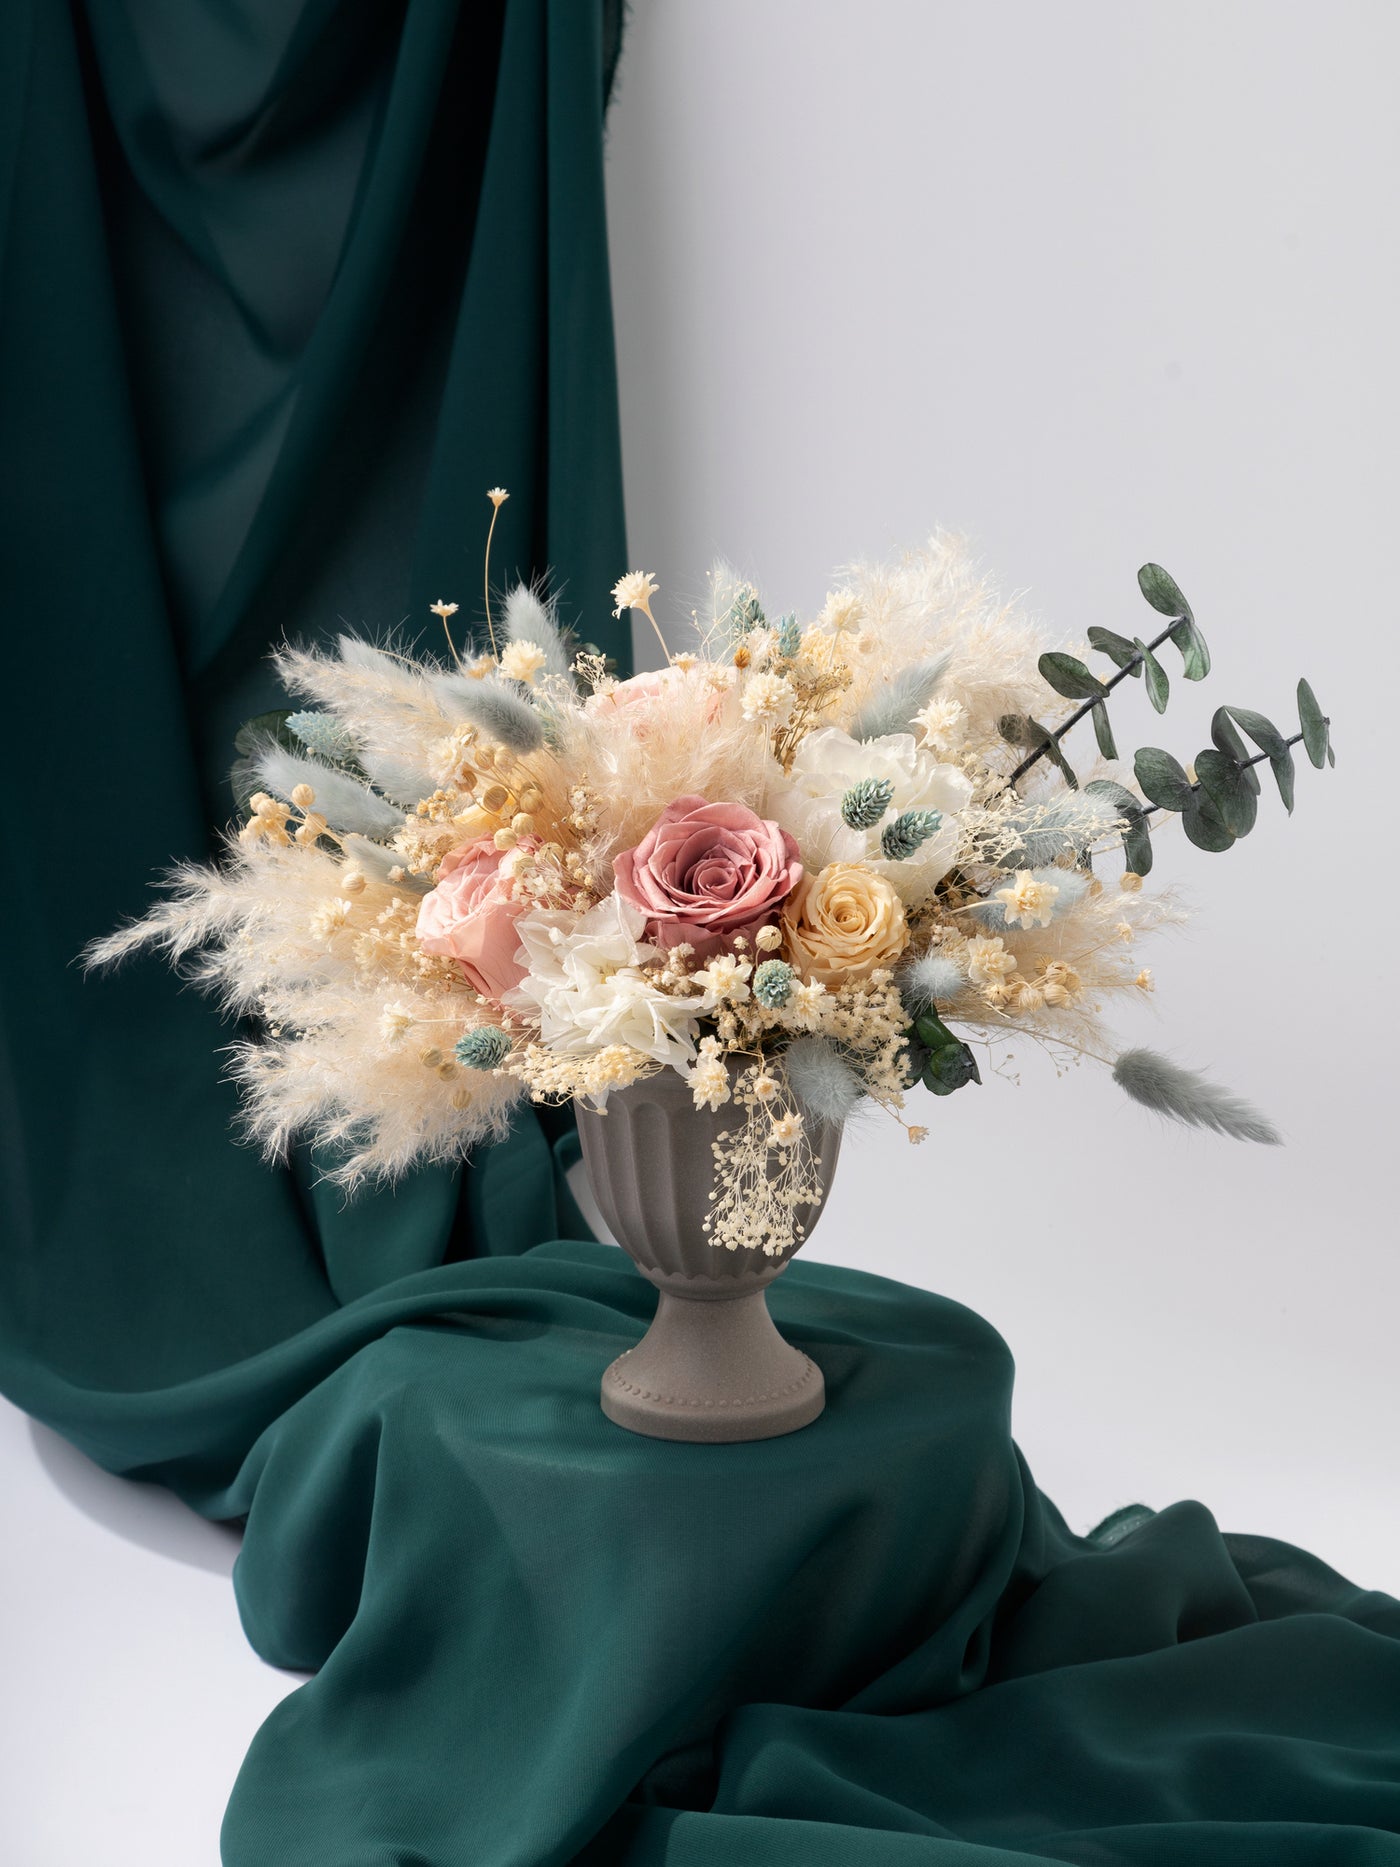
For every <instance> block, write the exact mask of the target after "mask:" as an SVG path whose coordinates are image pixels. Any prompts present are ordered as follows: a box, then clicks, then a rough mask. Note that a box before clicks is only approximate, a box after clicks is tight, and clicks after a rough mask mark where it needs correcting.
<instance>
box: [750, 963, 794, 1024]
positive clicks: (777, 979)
mask: <svg viewBox="0 0 1400 1867" xmlns="http://www.w3.org/2000/svg"><path fill="white" fill-rule="evenodd" d="M796 978H797V974H796V973H795V972H794V971H793V970H792V967H791V966H789V965H788V963H787V961H786V960H783V959H765V960H764V961H763V963H762V964H761V965H760V966H759V968H758V970H757V971H756V972H755V973H754V976H753V995H754V997H755V998H756V999H757V1000H758V1002H759V1004H760V1005H763V1006H766V1007H767V1009H768V1010H769V1011H781V1010H782V1008H783V1006H784V1005H785V1004H786V1003H787V1002H788V1000H789V999H790V998H791V997H792V988H793V983H794V981H795V980H796Z"/></svg>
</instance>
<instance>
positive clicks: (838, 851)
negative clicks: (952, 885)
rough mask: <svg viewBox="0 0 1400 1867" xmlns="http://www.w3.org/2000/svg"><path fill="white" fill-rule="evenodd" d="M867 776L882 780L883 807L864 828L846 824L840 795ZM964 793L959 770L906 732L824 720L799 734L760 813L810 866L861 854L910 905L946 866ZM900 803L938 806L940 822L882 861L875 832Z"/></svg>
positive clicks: (966, 786)
mask: <svg viewBox="0 0 1400 1867" xmlns="http://www.w3.org/2000/svg"><path fill="white" fill-rule="evenodd" d="M867 778H874V779H884V780H885V781H886V782H888V784H889V785H890V787H891V796H890V803H889V807H888V809H887V810H886V812H885V814H884V816H883V817H882V818H881V819H880V821H879V822H878V823H876V824H873V825H871V827H870V828H869V829H865V830H853V829H851V827H850V826H849V825H848V824H847V823H846V822H845V821H844V820H843V818H842V816H841V800H842V798H843V797H844V796H845V795H846V793H847V792H848V791H849V790H852V789H853V788H854V787H855V786H856V785H858V784H860V783H862V782H863V781H864V780H865V779H867ZM971 798H972V786H971V784H970V782H969V781H968V779H967V778H966V777H964V775H963V773H962V772H960V771H958V770H957V769H956V768H955V767H954V766H952V765H943V764H940V763H939V762H938V760H937V759H935V758H934V757H932V755H931V754H930V753H928V752H924V751H921V750H920V749H919V747H918V746H917V745H916V744H915V741H914V735H913V734H912V733H887V734H886V735H885V736H884V737H883V738H880V739H867V740H860V739H853V738H852V737H851V735H850V734H849V733H845V732H842V731H841V729H840V727H837V726H825V727H822V728H821V729H820V730H819V731H817V732H813V733H808V734H807V736H806V737H805V738H804V739H803V740H802V742H801V744H800V745H799V746H798V748H797V756H796V758H795V759H794V760H793V765H792V771H791V773H790V774H789V776H788V777H787V778H786V780H784V781H782V782H780V783H777V784H774V785H773V786H771V787H770V789H769V793H768V799H767V802H766V804H765V806H764V815H765V816H768V817H773V818H775V819H776V820H777V822H779V823H780V824H781V825H782V826H783V828H784V829H785V830H787V831H789V832H790V833H791V834H792V835H793V836H795V837H796V839H797V842H798V846H799V848H800V849H801V851H802V860H803V863H804V864H805V866H806V867H807V868H808V869H809V870H811V871H813V872H814V873H815V872H816V871H817V870H818V869H823V868H825V867H826V865H827V864H828V863H829V862H863V863H865V864H867V866H868V867H870V868H872V869H874V870H875V871H876V872H877V873H878V874H880V875H883V876H884V877H885V878H886V879H887V880H888V881H889V882H890V884H891V885H892V887H893V888H894V889H895V891H896V893H897V894H898V895H899V896H900V899H901V900H902V901H903V902H904V904H905V906H906V907H910V906H915V905H917V904H918V903H919V902H920V901H923V900H925V899H926V898H927V896H928V895H929V894H930V893H931V892H932V890H933V888H934V886H935V884H936V883H937V882H939V881H940V880H941V879H942V878H943V876H945V875H946V874H947V873H948V870H949V869H950V868H951V867H952V864H953V858H954V856H955V855H956V853H957V848H958V838H959V824H958V818H959V816H960V814H961V813H962V812H963V811H964V810H966V808H967V806H968V804H969V802H970V801H971ZM906 810H937V811H941V812H942V814H943V822H942V823H941V825H940V826H939V828H938V829H937V830H936V831H935V832H934V834H933V835H932V836H931V837H929V839H928V841H927V842H925V843H923V844H922V845H921V846H920V847H919V848H918V849H917V850H916V851H915V852H914V854H913V855H912V856H910V857H908V858H906V860H905V861H903V862H887V861H886V860H885V859H884V857H883V856H882V855H881V853H880V833H881V831H882V830H883V829H884V828H885V826H886V825H888V824H890V823H893V821H894V819H895V818H896V817H897V816H898V815H899V814H900V813H901V812H902V811H906Z"/></svg>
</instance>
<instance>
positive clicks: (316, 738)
mask: <svg viewBox="0 0 1400 1867" xmlns="http://www.w3.org/2000/svg"><path fill="white" fill-rule="evenodd" d="M287 731H288V732H291V733H295V734H296V736H297V738H298V739H300V741H301V743H302V744H303V745H304V746H305V747H306V749H307V751H308V752H314V753H315V754H316V756H317V757H318V758H323V759H328V760H329V761H330V762H331V764H337V763H339V762H340V760H342V759H347V758H349V757H350V755H351V753H352V752H353V751H354V749H355V748H354V745H353V743H352V741H351V738H350V735H349V733H348V732H346V730H345V728H344V727H343V726H342V725H341V723H340V721H339V720H338V719H337V718H336V717H335V715H334V713H321V712H310V713H289V714H288V716H287Z"/></svg>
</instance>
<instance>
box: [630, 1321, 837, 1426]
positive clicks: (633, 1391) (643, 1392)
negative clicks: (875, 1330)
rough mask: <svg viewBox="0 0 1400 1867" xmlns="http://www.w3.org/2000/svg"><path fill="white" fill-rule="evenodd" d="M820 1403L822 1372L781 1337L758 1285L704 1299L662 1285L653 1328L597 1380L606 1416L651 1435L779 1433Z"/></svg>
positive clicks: (807, 1417) (813, 1413) (807, 1420)
mask: <svg viewBox="0 0 1400 1867" xmlns="http://www.w3.org/2000/svg"><path fill="white" fill-rule="evenodd" d="M825 1404H826V1386H825V1383H824V1382H823V1380H822V1372H821V1369H820V1368H819V1367H818V1366H817V1364H816V1363H815V1362H814V1361H813V1360H812V1359H811V1358H810V1357H809V1356H807V1355H804V1354H803V1353H802V1351H801V1350H800V1349H796V1348H793V1347H792V1345H791V1343H788V1342H785V1341H784V1340H783V1338H782V1337H781V1336H780V1335H779V1334H778V1331H777V1329H776V1328H775V1327H774V1325H773V1318H772V1317H771V1316H770V1315H769V1314H768V1305H767V1302H766V1301H765V1300H764V1293H763V1291H762V1290H754V1291H752V1292H750V1293H749V1294H748V1295H745V1296H736V1297H721V1298H718V1299H710V1300H708V1301H706V1300H704V1299H697V1298H694V1297H680V1296H673V1295H671V1294H670V1293H669V1292H667V1291H665V1290H662V1291H661V1292H660V1294H659V1298H658V1301H657V1305H656V1317H655V1320H654V1321H653V1323H652V1325H651V1327H650V1329H648V1330H647V1332H646V1334H645V1335H644V1336H643V1337H642V1339H641V1341H640V1342H639V1343H638V1344H637V1346H636V1347H635V1348H631V1349H628V1351H627V1353H626V1354H625V1355H619V1356H618V1358H617V1360H616V1361H615V1362H613V1364H612V1366H611V1367H610V1368H609V1369H608V1370H607V1372H606V1373H605V1374H604V1376H603V1411H604V1413H606V1414H607V1416H608V1418H609V1419H610V1420H612V1421H613V1422H614V1424H616V1425H618V1426H624V1427H626V1429H627V1430H628V1432H630V1433H643V1434H645V1435H646V1436H647V1437H648V1438H650V1439H691V1440H700V1441H706V1442H708V1443H710V1444H712V1445H715V1444H731V1443H733V1442H735V1441H738V1440H744V1439H776V1438H778V1437H779V1436H780V1435H781V1434H783V1433H795V1432H796V1431H797V1430H798V1428H799V1427H802V1426H809V1425H810V1424H811V1422H812V1421H813V1420H815V1419H816V1417H817V1415H818V1414H819V1413H820V1412H821V1410H822V1408H823V1407H824V1406H825Z"/></svg>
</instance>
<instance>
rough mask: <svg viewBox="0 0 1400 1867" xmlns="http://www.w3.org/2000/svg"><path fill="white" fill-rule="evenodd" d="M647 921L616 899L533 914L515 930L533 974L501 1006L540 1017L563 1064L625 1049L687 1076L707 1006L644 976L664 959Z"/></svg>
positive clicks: (543, 1034)
mask: <svg viewBox="0 0 1400 1867" xmlns="http://www.w3.org/2000/svg"><path fill="white" fill-rule="evenodd" d="M644 924H645V916H644V915H643V914H642V913H641V911H640V910H639V909H637V908H634V907H632V906H631V904H630V903H629V902H626V901H624V900H623V898H622V896H621V895H618V894H612V895H609V896H608V897H607V899H606V900H605V901H600V902H599V903H598V905H597V906H596V907H593V908H590V909H589V910H588V912H587V913H586V914H583V915H576V914H572V913H568V912H566V911H563V910H560V909H551V908H536V909H534V910H533V911H532V912H530V913H528V914H522V915H521V916H520V918H519V920H518V921H517V922H516V923H515V928H516V932H517V933H518V935H519V936H520V944H521V946H522V947H523V948H524V950H525V961H526V964H527V965H528V967H529V971H528V972H527V973H526V975H525V977H524V978H523V979H522V980H521V982H520V984H519V985H518V986H517V987H516V988H515V990H514V991H512V992H510V993H509V994H507V996H506V998H505V1000H504V1002H505V1004H506V1005H507V1006H509V1007H510V1009H511V1010H513V1011H519V1012H521V1013H523V1014H524V1015H525V1016H526V1017H529V1018H531V1019H533V1018H536V1017H538V1019H539V1024H540V1038H541V1041H542V1042H543V1043H545V1044H547V1045H548V1046H549V1047H550V1049H551V1050H555V1051H558V1052H560V1053H561V1054H562V1055H565V1056H586V1055H588V1054H589V1053H590V1052H592V1051H595V1050H599V1049H601V1048H602V1047H603V1046H604V1045H608V1044H625V1045H627V1046H628V1047H629V1048H631V1049H633V1050H640V1051H641V1052H642V1053H643V1055H644V1056H648V1057H651V1058H652V1059H653V1060H654V1061H655V1062H657V1063H668V1064H670V1065H671V1067H672V1068H673V1069H675V1070H678V1071H679V1072H680V1073H681V1074H682V1075H684V1074H685V1073H686V1071H687V1069H688V1067H689V1065H690V1063H691V1061H692V1060H693V1058H694V1056H695V1033H696V1023H695V1016H696V1013H697V1012H698V1011H699V1010H700V1009H701V1007H702V1005H703V1003H704V999H703V997H702V996H701V995H699V994H697V995H695V996H693V997H690V996H685V997H673V996H671V995H669V994H667V993H665V992H660V991H658V990H657V988H656V987H655V986H654V985H653V984H652V983H651V981H650V980H649V979H647V978H646V977H645V976H644V975H643V973H642V971H641V968H642V967H643V966H645V965H646V964H648V962H650V961H652V960H655V959H658V958H660V957H662V956H661V955H660V953H659V952H658V949H657V948H656V947H654V946H650V945H648V944H647V942H646V941H644V940H643V939H642V937H641V936H642V928H643V926H644Z"/></svg>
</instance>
